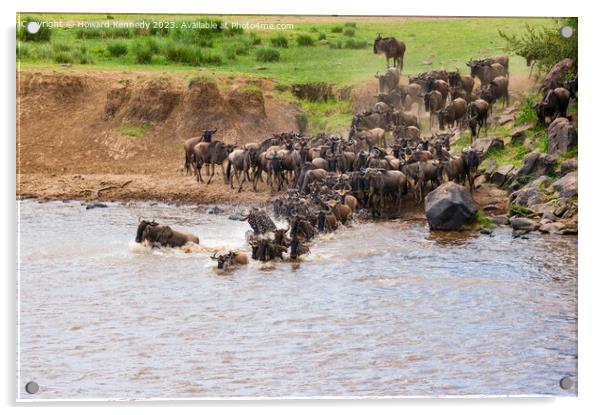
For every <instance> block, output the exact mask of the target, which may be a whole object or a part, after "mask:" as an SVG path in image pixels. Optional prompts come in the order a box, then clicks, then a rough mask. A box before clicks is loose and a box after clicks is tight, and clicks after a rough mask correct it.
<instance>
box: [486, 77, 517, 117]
mask: <svg viewBox="0 0 602 415" xmlns="http://www.w3.org/2000/svg"><path fill="white" fill-rule="evenodd" d="M481 98H482V99H484V100H485V101H487V102H488V103H489V105H490V106H491V109H493V104H494V103H495V101H497V100H498V99H500V98H501V99H502V107H505V106H507V105H508V102H509V100H510V95H509V93H508V78H507V77H505V76H498V77H496V78H495V79H493V80H492V81H491V82H489V84H488V85H485V87H484V88H483V90H482V91H481Z"/></svg>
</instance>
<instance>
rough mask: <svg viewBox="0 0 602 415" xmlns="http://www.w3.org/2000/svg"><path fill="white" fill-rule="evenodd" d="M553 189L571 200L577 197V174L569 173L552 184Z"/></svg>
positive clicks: (574, 172)
mask: <svg viewBox="0 0 602 415" xmlns="http://www.w3.org/2000/svg"><path fill="white" fill-rule="evenodd" d="M552 187H553V188H554V190H556V191H557V192H558V194H559V195H560V196H561V197H566V198H571V197H573V196H577V193H578V192H577V190H578V189H577V187H578V186H577V172H576V171H572V172H570V173H567V174H566V175H564V176H563V177H561V178H560V179H558V180H556V181H555V182H554V183H552Z"/></svg>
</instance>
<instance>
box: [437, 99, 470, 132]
mask: <svg viewBox="0 0 602 415" xmlns="http://www.w3.org/2000/svg"><path fill="white" fill-rule="evenodd" d="M466 107H467V104H466V100H464V99H462V98H456V99H454V100H453V101H452V102H451V103H449V104H448V105H447V106H446V107H445V108H444V109H443V110H441V111H439V129H440V130H443V129H444V128H445V125H446V124H447V125H448V126H450V127H453V126H454V125H457V126H458V127H460V128H461V122H462V118H464V116H465V115H466Z"/></svg>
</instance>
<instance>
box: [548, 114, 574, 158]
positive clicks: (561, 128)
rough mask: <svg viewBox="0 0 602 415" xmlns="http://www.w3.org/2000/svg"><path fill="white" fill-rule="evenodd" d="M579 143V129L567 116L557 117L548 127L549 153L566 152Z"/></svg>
mask: <svg viewBox="0 0 602 415" xmlns="http://www.w3.org/2000/svg"><path fill="white" fill-rule="evenodd" d="M576 144H577V131H576V130H575V127H574V126H573V125H572V124H571V123H570V122H569V120H567V119H566V118H562V117H560V118H556V119H555V120H554V121H552V123H551V124H550V126H549V127H548V153H549V154H558V153H566V152H567V151H568V150H569V149H570V148H571V147H573V146H575V145H576Z"/></svg>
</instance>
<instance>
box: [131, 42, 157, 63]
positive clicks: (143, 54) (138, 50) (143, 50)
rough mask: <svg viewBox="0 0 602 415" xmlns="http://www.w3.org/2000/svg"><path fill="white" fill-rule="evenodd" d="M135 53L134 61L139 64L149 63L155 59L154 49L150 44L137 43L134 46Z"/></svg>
mask: <svg viewBox="0 0 602 415" xmlns="http://www.w3.org/2000/svg"><path fill="white" fill-rule="evenodd" d="M132 51H133V53H134V62H136V63H138V64H149V63H151V60H152V59H153V51H152V50H151V48H150V47H149V46H148V45H143V44H141V43H135V44H134V46H133V47H132Z"/></svg>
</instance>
